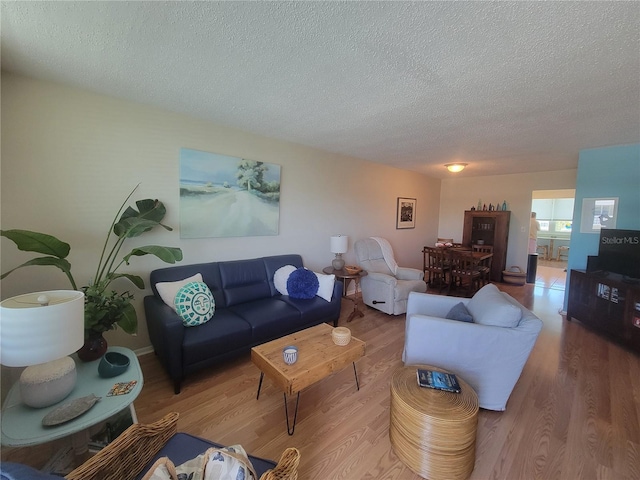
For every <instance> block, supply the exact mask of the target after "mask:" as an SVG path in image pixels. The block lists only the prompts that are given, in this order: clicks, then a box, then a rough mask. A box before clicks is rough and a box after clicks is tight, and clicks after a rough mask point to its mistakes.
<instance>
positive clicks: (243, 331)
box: [144, 254, 342, 393]
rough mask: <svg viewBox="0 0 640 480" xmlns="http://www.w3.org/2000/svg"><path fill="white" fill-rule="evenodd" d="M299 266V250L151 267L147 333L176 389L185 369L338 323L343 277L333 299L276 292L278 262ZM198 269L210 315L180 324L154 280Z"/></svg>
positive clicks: (195, 368)
mask: <svg viewBox="0 0 640 480" xmlns="http://www.w3.org/2000/svg"><path fill="white" fill-rule="evenodd" d="M285 265H293V266H295V267H297V268H299V267H302V266H303V265H302V257H301V256H300V255H295V254H292V255H277V256H271V257H263V258H254V259H250V260H234V261H226V262H211V263H199V264H193V265H180V266H175V267H167V268H161V269H158V270H154V271H152V272H151V277H150V283H151V288H152V290H153V295H149V296H147V297H145V299H144V309H145V315H146V320H147V328H148V330H149V337H150V339H151V344H152V345H153V349H154V351H155V353H156V354H157V355H158V357H159V358H160V361H161V362H162V365H163V366H164V368H165V369H166V370H167V372H168V373H169V376H170V377H171V380H172V381H173V384H174V391H175V393H180V385H181V383H182V380H183V379H184V378H185V376H186V375H187V374H190V373H193V372H195V371H198V370H201V369H203V368H207V367H211V366H215V365H218V364H220V362H222V361H224V360H227V359H229V358H232V357H235V356H238V355H240V354H243V353H246V352H249V351H250V349H251V347H254V346H256V345H259V344H261V343H264V342H268V341H271V340H274V339H276V338H279V337H282V336H284V335H288V334H290V333H293V332H297V331H299V330H303V329H305V328H308V327H312V326H314V325H317V324H320V323H324V322H327V323H328V322H333V324H334V326H337V324H338V318H339V316H340V305H341V295H342V282H341V281H339V280H336V282H335V285H334V290H333V296H332V297H331V301H330V302H327V301H326V300H324V299H322V298H320V297H317V296H316V297H314V298H313V299H310V300H299V299H294V298H290V297H289V296H286V295H280V293H279V292H278V291H277V290H276V287H275V286H274V284H273V275H274V273H275V272H276V270H278V269H279V268H280V267H282V266H285ZM197 273H200V274H202V279H203V281H204V283H206V284H207V285H208V286H209V289H210V290H211V293H212V294H213V297H214V299H215V313H214V316H213V318H212V319H211V320H209V321H208V322H207V323H205V324H203V325H199V326H197V327H184V326H183V324H182V320H181V319H180V317H179V316H178V315H177V314H176V313H175V311H174V310H173V309H171V308H170V307H169V306H167V305H166V304H165V303H164V302H163V301H162V299H161V298H160V295H159V293H158V291H157V289H156V283H158V282H174V281H178V280H183V279H185V278H188V277H190V276H193V275H195V274H197Z"/></svg>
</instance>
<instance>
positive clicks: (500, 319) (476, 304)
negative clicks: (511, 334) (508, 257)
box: [467, 283, 522, 328]
mask: <svg viewBox="0 0 640 480" xmlns="http://www.w3.org/2000/svg"><path fill="white" fill-rule="evenodd" d="M467 310H469V313H471V315H472V316H473V321H474V322H475V323H479V324H481V325H493V326H496V327H509V328H513V327H516V326H518V323H520V318H522V310H520V308H518V307H517V306H516V305H514V304H512V303H511V302H509V301H508V300H507V299H506V298H504V296H503V295H502V293H501V292H500V290H498V287H496V286H495V285H493V284H492V283H490V284H488V285H485V286H484V287H482V288H481V289H480V290H478V291H477V292H476V294H475V295H474V296H473V297H472V298H471V300H469V303H467Z"/></svg>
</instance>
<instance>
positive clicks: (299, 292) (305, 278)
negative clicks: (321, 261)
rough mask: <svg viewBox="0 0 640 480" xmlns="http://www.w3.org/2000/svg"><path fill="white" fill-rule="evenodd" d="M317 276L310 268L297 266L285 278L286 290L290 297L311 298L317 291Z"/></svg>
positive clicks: (318, 284)
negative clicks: (287, 277)
mask: <svg viewBox="0 0 640 480" xmlns="http://www.w3.org/2000/svg"><path fill="white" fill-rule="evenodd" d="M319 286H320V283H319V282H318V277H317V276H316V274H315V273H313V272H312V271H311V270H307V269H306V268H298V269H297V270H295V271H293V272H291V275H289V279H288V280H287V291H288V292H289V296H290V297H291V298H302V299H306V300H308V299H311V298H313V297H315V296H316V294H317V293H318V287H319Z"/></svg>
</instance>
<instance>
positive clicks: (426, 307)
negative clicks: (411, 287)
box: [407, 292, 470, 318]
mask: <svg viewBox="0 0 640 480" xmlns="http://www.w3.org/2000/svg"><path fill="white" fill-rule="evenodd" d="M469 300H470V299H469V298H460V297H449V296H445V295H433V294H431V293H419V292H411V293H409V298H408V299H407V318H409V316H410V315H413V314H422V315H427V316H432V317H439V318H445V317H446V316H447V313H449V310H451V308H452V307H453V306H454V305H457V304H458V303H460V302H462V303H464V304H465V305H466V304H467V303H469Z"/></svg>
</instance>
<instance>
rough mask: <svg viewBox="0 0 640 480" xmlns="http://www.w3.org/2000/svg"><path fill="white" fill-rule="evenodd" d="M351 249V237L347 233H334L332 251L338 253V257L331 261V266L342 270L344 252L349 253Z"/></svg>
mask: <svg viewBox="0 0 640 480" xmlns="http://www.w3.org/2000/svg"><path fill="white" fill-rule="evenodd" d="M348 249H349V237H348V236H346V235H334V236H333V237H331V253H335V254H336V258H334V259H333V261H332V262H331V266H332V267H333V268H334V269H335V270H342V269H343V268H344V260H343V259H342V254H343V253H347V250H348Z"/></svg>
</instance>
